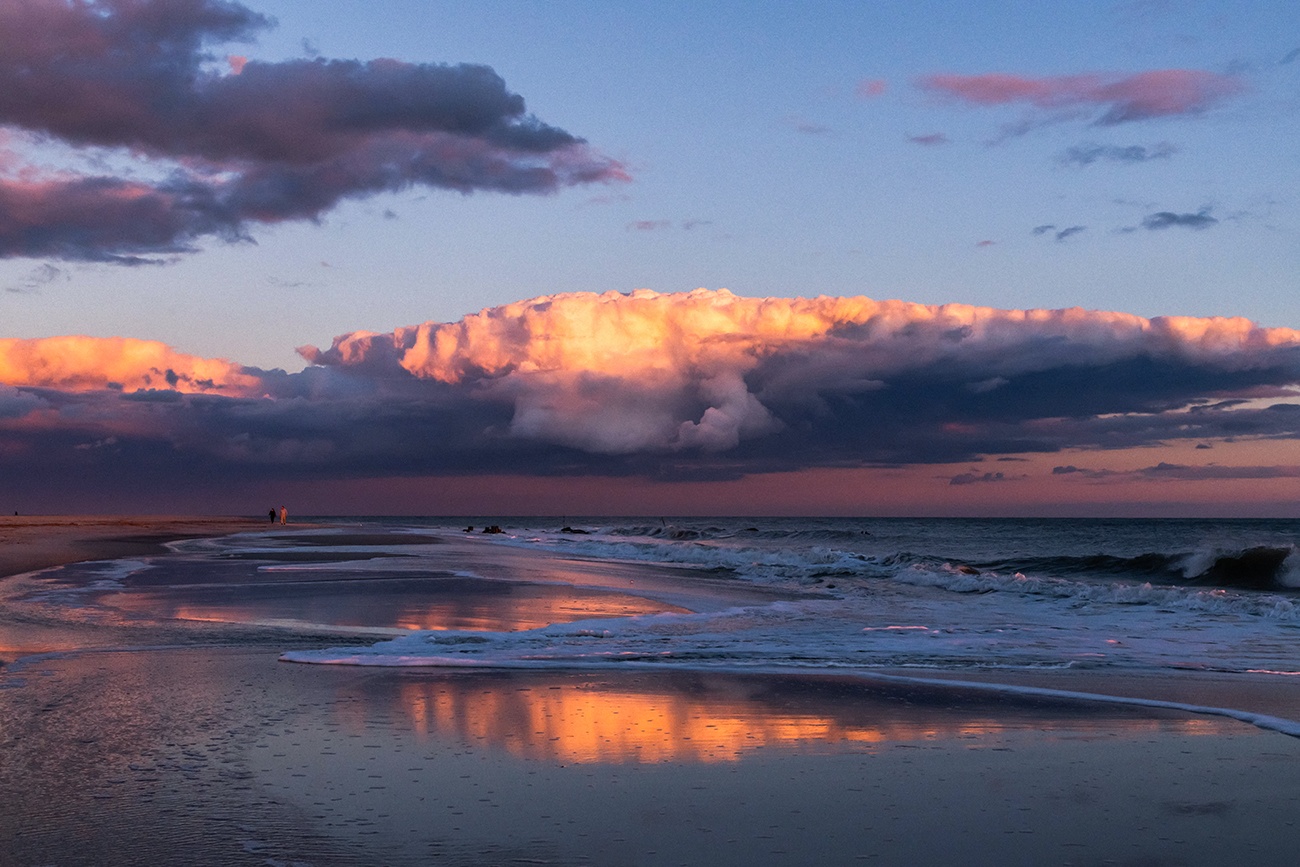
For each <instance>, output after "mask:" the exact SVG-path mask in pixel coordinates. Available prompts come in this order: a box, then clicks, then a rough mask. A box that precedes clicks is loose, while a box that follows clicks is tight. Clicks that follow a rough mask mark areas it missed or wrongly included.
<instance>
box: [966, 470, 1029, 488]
mask: <svg viewBox="0 0 1300 867" xmlns="http://www.w3.org/2000/svg"><path fill="white" fill-rule="evenodd" d="M1023 478H1026V477H1025V476H1008V475H1006V474H1005V473H979V472H976V471H975V470H971V471H970V472H968V473H959V474H957V475H955V476H953V477H952V478H950V479H949V480H948V484H949V485H976V484H986V483H989V482H1009V481H1012V480H1013V479H1023Z"/></svg>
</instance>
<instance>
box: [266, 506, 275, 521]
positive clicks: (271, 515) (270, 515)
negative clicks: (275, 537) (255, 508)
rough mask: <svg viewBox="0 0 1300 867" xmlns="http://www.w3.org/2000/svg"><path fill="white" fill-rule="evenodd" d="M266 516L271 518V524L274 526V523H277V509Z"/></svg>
mask: <svg viewBox="0 0 1300 867" xmlns="http://www.w3.org/2000/svg"><path fill="white" fill-rule="evenodd" d="M266 514H267V515H268V516H269V517H270V518H271V523H272V524H274V523H275V509H272V510H271V511H269V512H267V513H266Z"/></svg>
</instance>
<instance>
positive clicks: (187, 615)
mask: <svg viewBox="0 0 1300 867" xmlns="http://www.w3.org/2000/svg"><path fill="white" fill-rule="evenodd" d="M429 596H430V594H420V593H410V594H401V595H382V594H381V595H376V596H365V595H362V594H357V593H348V594H339V595H329V594H326V593H317V594H315V595H308V594H302V595H299V596H292V597H272V598H265V599H247V598H243V599H238V600H236V599H231V600H230V601H225V600H224V599H223V600H221V601H204V602H195V601H180V600H177V599H176V598H174V597H175V594H174V593H173V594H162V593H148V592H132V593H120V594H115V595H113V596H111V597H109V598H107V599H106V600H105V601H106V602H107V603H108V604H110V605H111V606H113V607H114V608H118V609H121V610H124V611H130V612H133V613H137V614H142V615H148V616H153V617H164V618H169V619H176V620H191V621H201V622H210V623H247V624H279V625H316V626H325V627H328V626H345V627H352V628H362V629H385V630H386V629H406V630H417V629H434V630H445V629H457V630H462V629H463V630H473V631H481V630H491V631H496V632H515V631H519V630H524V629H538V628H541V627H543V626H548V625H550V624H552V623H572V622H573V621H576V620H587V619H591V618H603V617H634V616H639V615H643V614H656V613H660V612H683V611H685V609H683V608H678V607H676V606H672V605H667V604H664V603H660V602H653V601H651V600H648V599H643V598H641V597H638V596H631V595H627V594H622V593H600V592H591V591H584V590H575V589H574V588H571V587H551V586H541V585H510V586H508V587H507V586H506V585H502V586H501V588H500V590H499V592H492V593H483V594H476V593H457V594H454V595H448V596H447V597H446V598H441V599H440V598H437V597H436V595H434V596H433V598H429Z"/></svg>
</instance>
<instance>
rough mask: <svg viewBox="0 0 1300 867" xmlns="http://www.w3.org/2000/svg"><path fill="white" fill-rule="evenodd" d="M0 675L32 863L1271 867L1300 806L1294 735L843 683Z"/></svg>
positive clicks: (18, 838) (3, 725)
mask: <svg viewBox="0 0 1300 867" xmlns="http://www.w3.org/2000/svg"><path fill="white" fill-rule="evenodd" d="M0 685H3V686H4V687H5V688H4V689H0V751H2V752H3V755H4V756H5V762H4V764H3V766H0V803H4V805H5V807H4V810H3V811H0V843H3V846H4V848H3V850H2V851H4V852H6V853H7V857H6V858H5V859H4V863H5V864H15V865H20V864H21V865H28V864H30V865H37V864H61V865H73V867H75V865H91V864H100V865H116V864H140V863H204V864H231V865H244V864H247V865H254V864H258V865H265V864H289V863H302V864H313V865H354V864H356V865H361V864H365V865H380V864H390V865H407V864H410V865H416V864H429V863H436V864H450V865H490V864H510V863H520V864H539V863H540V864H566V865H573V864H593V865H609V864H626V865H670V864H708V865H778V864H781V865H784V864H853V863H874V864H898V865H902V864H952V863H962V864H988V865H995V864H996V865H1005V864H1026V865H1030V864H1032V865H1040V864H1103V863H1119V864H1206V865H1209V864H1229V863H1252V864H1258V865H1282V864H1290V863H1293V858H1294V850H1293V843H1294V839H1295V836H1294V833H1295V832H1294V828H1295V822H1296V818H1295V816H1296V810H1297V807H1300V740H1297V739H1295V738H1288V737H1284V736H1281V735H1277V734H1273V733H1269V732H1264V731H1261V730H1259V729H1255V728H1253V727H1250V726H1246V725H1243V724H1241V723H1236V722H1232V721H1229V720H1222V719H1215V718H1211V717H1193V716H1188V715H1185V714H1177V713H1172V712H1158V711H1144V710H1137V709H1132V708H1117V707H1108V706H1104V705H1092V704H1088V703H1078V702H1069V701H1062V700H1056V701H1045V700H1026V699H1017V698H1014V697H1000V698H990V697H988V696H980V695H974V694H970V693H968V692H965V691H961V690H949V689H927V688H921V687H910V688H900V687H897V686H889V685H883V686H882V685H877V684H872V683H870V682H869V681H867V682H863V681H855V680H853V679H849V678H818V677H813V678H792V677H762V676H743V675H726V674H690V673H683V672H665V673H662V674H661V673H619V672H615V673H519V672H495V673H493V672H439V671H410V670H404V671H375V670H359V669H355V668H351V669H346V668H338V667H326V666H291V665H284V664H280V663H277V662H276V661H275V655H274V652H271V651H266V650H257V649H230V648H226V649H212V648H206V649H186V650H170V651H153V652H135V653H122V652H118V653H91V654H83V655H78V656H71V657H66V658H59V659H49V660H43V661H39V662H38V663H37V664H35V665H28V666H24V667H23V668H22V670H21V671H18V672H14V673H10V674H9V675H6V676H5V677H4V680H3V683H2V684H0Z"/></svg>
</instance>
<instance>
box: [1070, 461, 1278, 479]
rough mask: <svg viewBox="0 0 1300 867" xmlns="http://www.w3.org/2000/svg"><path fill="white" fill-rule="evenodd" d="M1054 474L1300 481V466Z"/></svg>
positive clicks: (1176, 466)
mask: <svg viewBox="0 0 1300 867" xmlns="http://www.w3.org/2000/svg"><path fill="white" fill-rule="evenodd" d="M1052 473H1053V474H1054V475H1078V476H1079V477H1080V478H1085V479H1091V480H1094V481H1101V480H1106V481H1120V480H1141V481H1153V482H1201V481H1221V480H1229V479H1294V478H1300V467H1298V466H1290V465H1273V466H1258V465H1256V466H1224V465H1220V464H1207V465H1199V466H1197V465H1190V466H1189V465H1187V464H1173V463H1169V462H1167V461H1161V462H1160V463H1158V464H1155V465H1153V466H1149V467H1142V468H1140V469H1136V470H1109V469H1083V468H1080V467H1076V466H1066V467H1054V468H1053V469H1052Z"/></svg>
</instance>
